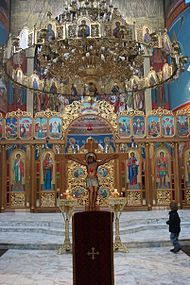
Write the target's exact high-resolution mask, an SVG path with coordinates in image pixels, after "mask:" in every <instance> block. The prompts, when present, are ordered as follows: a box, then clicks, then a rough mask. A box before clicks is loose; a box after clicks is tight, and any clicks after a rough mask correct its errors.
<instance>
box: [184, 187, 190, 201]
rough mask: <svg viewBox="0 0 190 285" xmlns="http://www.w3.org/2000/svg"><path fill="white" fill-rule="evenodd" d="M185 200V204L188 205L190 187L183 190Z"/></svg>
mask: <svg viewBox="0 0 190 285" xmlns="http://www.w3.org/2000/svg"><path fill="white" fill-rule="evenodd" d="M185 202H186V204H188V205H190V189H187V190H186V191H185Z"/></svg>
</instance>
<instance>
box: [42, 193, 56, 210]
mask: <svg viewBox="0 0 190 285" xmlns="http://www.w3.org/2000/svg"><path fill="white" fill-rule="evenodd" d="M40 198H41V207H42V208H50V207H55V193H54V192H53V193H52V192H51V193H46V192H42V193H41V194H40Z"/></svg>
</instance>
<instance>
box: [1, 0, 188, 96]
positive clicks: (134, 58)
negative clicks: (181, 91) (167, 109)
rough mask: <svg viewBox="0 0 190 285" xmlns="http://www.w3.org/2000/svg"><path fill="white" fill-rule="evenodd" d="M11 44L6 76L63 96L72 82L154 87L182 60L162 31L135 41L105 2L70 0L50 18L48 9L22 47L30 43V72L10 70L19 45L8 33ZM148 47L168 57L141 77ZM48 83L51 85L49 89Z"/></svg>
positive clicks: (130, 28)
mask: <svg viewBox="0 0 190 285" xmlns="http://www.w3.org/2000/svg"><path fill="white" fill-rule="evenodd" d="M12 43H13V46H14V50H13V54H12V56H11V58H10V59H8V60H7V61H6V63H5V70H6V73H7V75H8V76H9V77H10V78H11V79H12V80H13V81H16V82H17V83H19V84H20V85H23V86H25V87H27V88H29V89H33V90H34V91H36V89H38V91H40V92H44V91H45V92H48V93H59V94H64V95H66V94H65V91H64V90H65V89H64V86H65V85H68V86H70V87H71V86H72V84H73V83H74V82H76V81H78V82H80V83H81V84H82V85H83V86H86V85H88V84H89V82H93V81H96V82H99V83H100V84H99V85H101V86H104V87H105V86H109V84H110V81H112V82H116V84H121V85H122V86H123V87H124V89H125V91H140V90H145V89H147V88H154V87H157V86H159V85H162V84H163V83H164V82H167V81H169V80H172V79H175V78H176V77H178V76H179V74H180V72H181V71H183V70H184V65H185V63H186V62H187V57H186V56H184V55H183V54H182V53H181V50H180V47H179V44H178V43H177V42H176V41H175V42H173V43H172V42H171V41H170V39H169V37H168V35H167V31H166V30H164V31H163V33H156V32H155V33H152V34H148V35H146V37H144V41H141V42H140V41H137V37H136V31H135V26H134V25H128V24H127V23H126V22H125V20H124V19H123V17H122V16H121V14H120V13H119V11H118V9H117V8H114V7H113V6H112V4H111V3H109V4H108V3H107V2H106V1H101V0H86V1H81V0H76V1H75V0H73V1H71V3H70V5H69V6H68V7H65V9H64V11H63V13H62V14H60V15H58V16H57V17H56V18H55V19H52V18H51V13H50V12H48V14H47V20H46V21H45V22H44V23H43V27H34V29H33V30H32V31H30V32H29V34H28V45H27V49H30V48H34V47H35V50H36V63H37V66H38V70H36V71H35V72H34V74H32V75H31V76H27V75H26V74H24V73H23V71H22V70H19V69H17V70H16V71H15V70H14V67H13V66H12V61H13V60H12V59H13V58H14V56H15V55H16V54H18V53H21V52H22V49H21V48H20V39H19V38H18V37H13V38H12ZM154 48H157V49H161V50H162V51H163V53H164V55H165V57H166V58H167V59H168V60H166V62H165V64H164V66H163V69H162V70H160V71H159V72H156V71H155V70H154V69H153V67H151V68H150V71H149V72H148V74H146V75H144V71H143V63H144V57H145V55H146V56H147V54H146V53H147V50H152V49H154ZM168 62H171V63H170V64H169V63H168ZM18 70H19V72H18ZM35 78H36V79H37V82H38V84H36V85H34V79H35ZM52 82H53V83H54V86H56V88H51V86H52ZM88 87H89V86H88ZM88 89H89V88H88ZM86 92H87V93H89V94H88V95H93V94H94V93H93V92H91V93H90V91H89V90H86Z"/></svg>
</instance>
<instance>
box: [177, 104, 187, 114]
mask: <svg viewBox="0 0 190 285" xmlns="http://www.w3.org/2000/svg"><path fill="white" fill-rule="evenodd" d="M176 115H190V106H187V107H183V109H180V110H178V111H177V112H176Z"/></svg>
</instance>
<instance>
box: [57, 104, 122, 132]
mask: <svg viewBox="0 0 190 285" xmlns="http://www.w3.org/2000/svg"><path fill="white" fill-rule="evenodd" d="M97 109H98V113H97V115H98V116H100V117H102V118H103V119H105V120H107V122H109V124H110V125H111V126H112V128H113V129H115V130H116V129H117V127H118V123H117V115H116V114H115V113H114V107H113V106H112V105H111V104H109V103H108V102H106V101H97ZM89 114H91V112H89ZM85 115H88V113H87V112H86V113H85ZM80 116H83V114H82V113H81V102H79V101H74V102H73V103H72V104H70V105H68V106H66V107H65V110H64V114H63V116H62V118H63V125H62V129H63V131H65V130H66V129H67V128H68V127H69V125H70V124H71V122H72V121H73V120H75V119H77V118H78V117H80Z"/></svg>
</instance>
